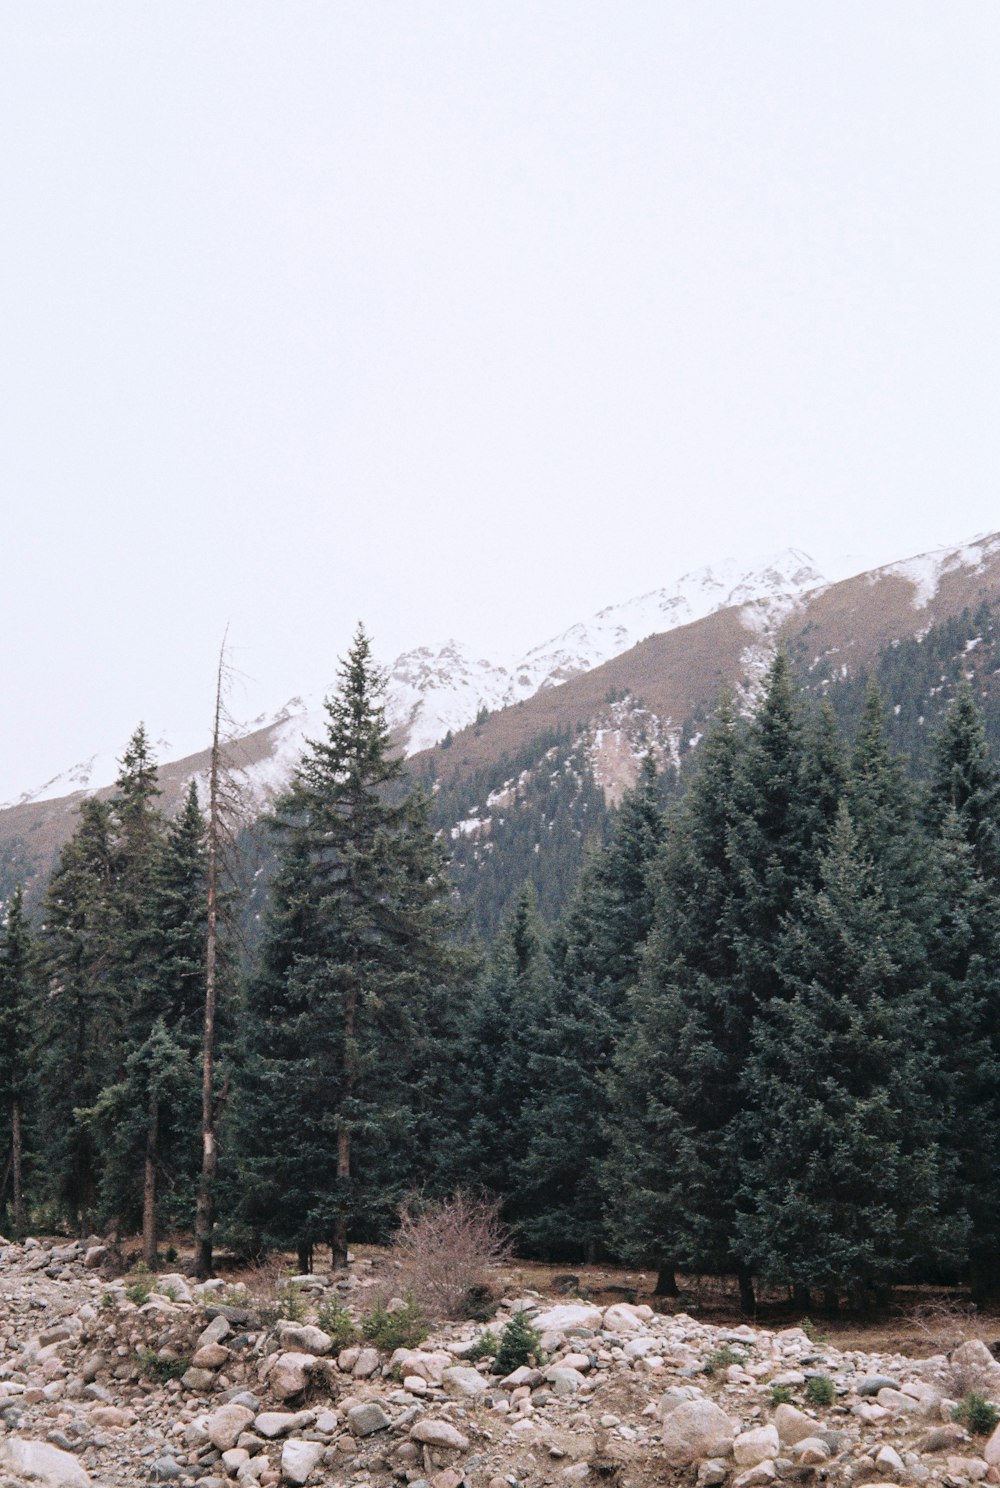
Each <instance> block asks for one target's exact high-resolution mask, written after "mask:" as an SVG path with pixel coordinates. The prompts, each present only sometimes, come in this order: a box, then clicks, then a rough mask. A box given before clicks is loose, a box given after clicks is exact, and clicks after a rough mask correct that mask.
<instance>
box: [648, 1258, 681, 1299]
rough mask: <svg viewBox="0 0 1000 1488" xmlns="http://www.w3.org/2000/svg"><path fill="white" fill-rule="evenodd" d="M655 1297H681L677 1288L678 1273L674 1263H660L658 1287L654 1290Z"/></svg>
mask: <svg viewBox="0 0 1000 1488" xmlns="http://www.w3.org/2000/svg"><path fill="white" fill-rule="evenodd" d="M653 1296H654V1297H679V1296H680V1292H679V1290H678V1286H677V1273H676V1272H675V1270H674V1263H673V1261H660V1263H659V1265H658V1267H657V1271H656V1286H655V1287H654V1288H653Z"/></svg>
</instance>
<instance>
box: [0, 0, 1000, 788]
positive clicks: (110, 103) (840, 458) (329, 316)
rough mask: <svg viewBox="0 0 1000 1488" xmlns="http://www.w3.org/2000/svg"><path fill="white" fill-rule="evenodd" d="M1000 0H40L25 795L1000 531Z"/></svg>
mask: <svg viewBox="0 0 1000 1488" xmlns="http://www.w3.org/2000/svg"><path fill="white" fill-rule="evenodd" d="M998 51H1000V7H998V6H997V5H996V4H995V3H994V0H963V3H962V4H960V5H944V4H942V3H940V0H937V3H934V4H926V3H922V0H900V3H894V0H880V3H879V4H878V5H872V4H871V3H870V0H813V3H810V4H808V5H803V4H802V3H801V0H767V3H759V0H739V3H733V0H725V3H720V0H685V3H674V0H650V3H645V0H623V3H621V4H615V5H609V4H608V3H607V0H598V3H592V0H545V3H544V4H539V3H537V0H531V3H519V0H503V3H497V4H487V3H479V4H470V3H469V0H447V3H443V0H442V3H439V0H375V3H373V0H362V3H352V0H333V3H331V0H309V3H305V0H271V3H255V0H170V4H169V5H137V4H135V0H118V3H102V0H87V3H86V4H83V5H81V4H80V3H79V0H65V3H47V0H31V3H25V0H0V130H2V138H3V142H4V143H3V148H2V150H0V201H2V203H3V223H4V226H3V231H2V233H0V543H2V550H0V551H2V581H3V595H4V601H5V603H4V613H5V618H6V643H5V645H4V646H3V648H2V659H0V688H2V696H3V711H4V728H3V735H2V741H0V800H8V799H11V798H13V797H14V796H16V795H18V794H20V792H21V791H22V790H26V789H30V788H32V787H34V786H36V785H38V784H40V783H41V782H42V781H43V780H45V779H47V778H48V777H49V776H50V775H52V774H54V773H55V772H57V771H58V770H60V769H62V768H64V767H66V766H69V765H71V764H73V763H74V762H75V761H77V760H79V759H80V758H82V757H84V756H86V755H88V754H91V753H93V752H95V751H96V750H100V749H107V748H122V747H124V744H125V742H126V740H127V737H128V735H129V734H130V733H131V731H132V729H133V727H134V726H135V724H136V723H137V722H138V721H139V719H144V720H145V721H146V722H147V724H148V725H149V726H150V728H151V729H152V731H153V732H154V734H159V733H161V732H163V731H164V730H165V731H166V732H167V734H168V735H169V737H170V739H171V741H172V743H173V745H174V747H175V749H176V752H178V753H182V752H188V751H189V750H191V749H194V748H197V747H200V746H201V744H202V743H203V742H204V741H205V738H206V736H207V728H208V722H209V718H210V713H211V703H212V686H213V675H214V667H215V659H216V655H217V652H218V648H219V645H220V642H221V639H222V636H223V634H224V633H225V631H226V627H227V626H228V635H229V641H230V644H231V648H232V659H233V662H234V665H235V667H236V669H237V671H238V673H239V674H240V677H241V682H240V685H239V687H238V688H237V690H236V693H235V694H234V698H233V706H234V708H235V709H236V711H238V712H241V713H242V714H243V715H244V716H246V717H247V718H248V719H249V718H252V717H255V716H256V715H258V714H259V713H261V712H268V711H272V710H274V709H275V708H277V707H279V706H280V705H281V704H282V703H283V702H284V701H285V700H286V699H287V698H288V697H290V696H292V695H293V694H296V693H299V692H308V691H312V690H315V689H317V688H319V689H322V688H323V687H324V686H325V685H327V684H328V683H329V681H330V680H331V679H332V678H333V676H334V673H335V668H336V658H337V656H338V654H342V653H343V651H344V649H345V646H346V644H347V642H348V640H349V637H350V634H351V632H352V630H353V628H354V625H355V623H356V622H357V620H358V619H359V618H360V619H363V620H364V622H365V623H366V625H367V627H368V629H369V631H370V632H371V634H372V636H373V638H374V642H375V646H376V649H377V651H378V653H379V654H380V655H381V656H382V657H383V658H384V659H385V660H387V661H388V660H391V659H392V658H393V657H394V656H395V655H396V654H397V653H398V652H399V651H401V650H403V649H405V648H408V647H410V646H414V645H419V644H423V643H431V642H438V641H441V640H444V639H445V638H447V637H450V636H454V637H456V638H458V639H459V640H463V641H465V642H467V643H468V644H469V645H470V646H471V647H472V648H473V649H474V650H475V651H477V652H478V653H480V654H483V655H487V656H489V657H491V658H493V659H496V660H498V661H504V662H505V661H508V660H513V659H514V658H515V657H516V656H518V655H519V654H520V653H521V652H522V651H524V650H525V649H526V648H527V647H529V646H531V645H533V644H535V643H536V642H540V641H542V640H545V639H546V638H548V637H549V636H551V635H553V634H555V633H558V632H559V631H561V630H563V629H564V628H565V627H566V626H568V625H569V624H571V623H572V622H573V621H575V620H578V619H582V618H585V617H586V616H588V615H590V614H592V613H593V612H594V611H596V610H597V609H599V608H601V607H602V606H604V605H606V604H609V603H612V602H615V601H619V600H623V599H626V598H628V597H630V596H632V595H635V594H640V593H643V592H645V591H647V590H650V589H654V588H657V587H660V586H662V585H666V584H669V582H670V581H671V580H672V579H674V578H675V577H677V576H678V575H680V574H682V573H683V572H685V571H686V570H688V569H690V568H692V567H696V566H700V565H701V564H704V563H710V562H711V561H712V560H713V559H718V558H726V557H736V558H740V557H743V556H744V555H746V556H749V557H752V556H754V555H758V554H766V553H768V552H770V551H773V550H776V549H782V548H785V547H788V546H796V547H799V548H802V549H804V550H805V551H807V552H808V553H810V554H811V555H812V557H813V559H814V560H815V562H816V564H817V566H818V567H819V568H820V569H825V568H837V567H838V566H840V567H841V568H842V567H843V564H844V562H845V555H847V554H849V555H852V558H853V557H855V556H856V559H857V563H856V567H857V568H859V569H860V568H864V567H868V566H871V565H873V564H876V563H882V562H888V561H891V560H893V559H897V558H903V557H906V556H908V555H910V554H913V553H917V552H920V551H923V550H925V549H928V548H933V547H939V546H948V545H953V544H955V545H957V544H958V543H959V542H961V541H963V540H964V539H966V538H969V537H971V536H973V535H974V534H977V533H982V532H989V531H994V530H996V529H997V528H1000V505H998V501H997V493H998V487H1000V482H998V473H1000V472H998V465H1000V438H998V417H997V413H998V407H1000V403H998V393H1000V324H998V322H1000V274H998V272H997V265H998V264H1000V190H998V166H1000V130H998V129H997V127H996V64H997V56H998Z"/></svg>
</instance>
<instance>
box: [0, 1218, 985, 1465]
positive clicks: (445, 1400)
mask: <svg viewBox="0 0 1000 1488" xmlns="http://www.w3.org/2000/svg"><path fill="white" fill-rule="evenodd" d="M103 1260H104V1254H103V1251H102V1248H101V1247H100V1246H98V1245H90V1246H88V1245H85V1244H49V1243H44V1242H40V1241H37V1240H27V1241H25V1242H24V1244H23V1245H15V1244H10V1243H8V1242H6V1241H3V1240H0V1488H24V1485H28V1484H34V1485H36V1488H37V1485H38V1484H39V1483H41V1484H47V1485H53V1488H55V1485H60V1484H65V1485H68V1488H88V1485H89V1488H99V1485H104V1488H116V1485H126V1484H129V1485H132V1484H146V1483H167V1484H170V1483H173V1484H177V1485H180V1488H229V1485H232V1484H260V1485H261V1488H274V1485H279V1484H280V1485H285V1484H291V1485H306V1484H310V1485H311V1484H316V1485H319V1484H351V1485H356V1488H365V1485H367V1488H389V1485H390V1484H404V1485H405V1484H409V1485H413V1488H463V1485H464V1488H515V1485H516V1488H545V1485H552V1488H571V1485H576V1484H587V1485H594V1488H597V1485H600V1484H609V1485H614V1488H651V1485H654V1484H661V1483H662V1484H674V1483H677V1484H680V1483H686V1484H690V1485H692V1488H711V1485H727V1488H766V1485H768V1484H770V1483H773V1482H776V1481H778V1480H783V1481H789V1482H801V1483H805V1484H809V1483H810V1482H816V1483H825V1484H833V1485H845V1488H846V1485H851V1488H855V1485H863V1484H867V1483H887V1484H888V1483H895V1484H900V1485H905V1484H913V1485H930V1488H933V1485H937V1484H943V1485H946V1488H965V1485H967V1484H970V1483H978V1482H981V1481H986V1482H988V1483H991V1484H1000V1429H998V1430H997V1431H996V1432H994V1433H993V1434H991V1435H987V1434H982V1435H978V1436H973V1435H971V1434H970V1433H969V1432H968V1431H967V1430H966V1429H965V1428H964V1426H962V1425H960V1424H958V1423H957V1422H956V1421H955V1420H954V1411H955V1406H956V1404H957V1403H958V1400H959V1398H960V1397H961V1396H963V1395H964V1394H966V1393H967V1392H968V1391H969V1390H975V1391H976V1392H978V1393H980V1394H981V1395H983V1396H984V1397H986V1398H988V1399H992V1400H994V1401H997V1402H1000V1364H997V1363H996V1361H995V1360H994V1358H993V1355H992V1353H991V1352H990V1350H989V1349H988V1348H987V1347H986V1345H985V1344H984V1343H982V1342H980V1341H979V1340H976V1339H969V1340H967V1341H966V1342H964V1343H962V1344H961V1345H960V1346H959V1347H958V1348H957V1349H954V1350H953V1351H952V1352H951V1353H950V1354H948V1355H945V1354H943V1353H942V1354H937V1355H934V1356H932V1357H930V1358H927V1359H920V1360H914V1359H908V1358H905V1357H902V1356H901V1355H898V1354H874V1353H860V1352H856V1351H848V1350H838V1349H836V1348H833V1347H832V1346H830V1345H828V1344H821V1343H817V1342H815V1341H813V1340H811V1339H810V1338H809V1337H807V1335H806V1333H804V1332H803V1331H802V1329H800V1328H785V1329H781V1330H769V1329H765V1328H753V1327H734V1328H724V1327H713V1326H710V1325H708V1324H705V1323H701V1322H698V1321H697V1320H696V1319H695V1318H692V1317H689V1316H687V1315H686V1314H684V1313H677V1314H674V1315H672V1316H667V1315H660V1314H656V1313H654V1312H653V1311H652V1310H651V1309H650V1308H648V1307H644V1306H632V1305H628V1304H625V1303H619V1304H617V1305H615V1306H612V1307H608V1308H600V1307H597V1306H595V1305H593V1304H591V1303H590V1302H588V1301H585V1300H583V1301H567V1300H559V1301H554V1300H552V1299H546V1298H544V1297H542V1296H539V1295H538V1294H536V1293H527V1294H525V1295H519V1296H518V1295H513V1294H512V1295H510V1296H508V1297H505V1298H504V1299H503V1300H502V1301H501V1303H500V1304H499V1306H498V1310H497V1315H496V1318H495V1319H494V1320H493V1322H491V1323H490V1324H487V1325H483V1324H476V1323H461V1324H448V1325H446V1326H442V1327H440V1328H438V1329H436V1330H435V1331H434V1332H432V1334H431V1335H430V1337H429V1338H428V1339H427V1340H426V1341H425V1342H424V1343H422V1344H421V1345H420V1346H419V1347H418V1348H415V1349H400V1350H396V1351H394V1352H393V1353H391V1354H390V1353H386V1352H379V1350H377V1349H375V1348H372V1347H370V1346H368V1345H352V1346H351V1347H349V1348H346V1349H341V1350H337V1349H335V1348H334V1346H333V1344H332V1341H331V1339H330V1337H329V1336H328V1335H327V1334H326V1333H324V1332H323V1330H322V1329H321V1328H320V1327H318V1326H317V1325H316V1322H315V1317H316V1314H317V1311H318V1310H319V1308H320V1306H321V1305H322V1304H323V1302H324V1301H325V1300H329V1299H330V1298H339V1300H340V1301H341V1302H342V1303H344V1304H345V1305H346V1306H347V1307H348V1308H350V1309H356V1307H357V1304H359V1303H360V1301H361V1300H362V1299H363V1296H364V1279H363V1278H362V1277H360V1276H359V1275H358V1274H352V1275H347V1276H341V1277H338V1278H336V1279H335V1280H331V1279H330V1278H324V1277H319V1276H314V1277H304V1278H300V1279H299V1284H300V1291H299V1297H300V1298H301V1301H302V1303H303V1304H304V1307H305V1315H304V1316H303V1317H302V1318H300V1319H297V1320H296V1321H288V1320H283V1319H281V1318H276V1317H274V1316H273V1312H272V1313H271V1314H270V1315H269V1313H268V1310H267V1308H266V1307H265V1308H262V1307H261V1305H260V1304H259V1302H257V1301H255V1300H254V1299H252V1298H250V1297H249V1296H248V1297H246V1298H244V1297H243V1296H242V1295H241V1294H240V1292H239V1291H238V1290H237V1291H236V1292H234V1291H233V1289H231V1288H226V1287H225V1285H224V1284H223V1283H222V1282H209V1283H206V1284H205V1285H203V1286H195V1285H193V1284H192V1283H191V1282H190V1281H189V1280H188V1279H186V1278H185V1277H183V1276H181V1275H173V1276H163V1275H161V1276H157V1277H155V1278H149V1285H150V1286H151V1287H153V1288H154V1290H152V1291H151V1292H150V1294H149V1296H148V1299H147V1300H145V1301H144V1302H142V1303H141V1305H140V1304H139V1302H137V1301H134V1300H129V1298H128V1296H127V1295H126V1284H125V1282H123V1281H121V1280H109V1279H107V1278H106V1277H104V1276H103V1275H102V1274H101V1266H102V1262H103ZM133 1295H134V1294H133ZM521 1310H523V1311H527V1312H528V1314H529V1315H530V1317H531V1320H532V1323H533V1325H534V1326H535V1327H536V1328H537V1329H538V1330H539V1331H540V1332H541V1334H542V1343H543V1348H544V1351H545V1357H544V1359H542V1360H539V1361H538V1367H532V1366H530V1365H527V1366H524V1367H522V1368H520V1369H518V1370H515V1371H514V1372H513V1373H512V1374H510V1375H508V1376H507V1377H506V1378H502V1379H501V1378H497V1377H495V1376H494V1375H492V1374H491V1373H490V1364H491V1360H489V1359H482V1360H480V1361H479V1362H478V1363H475V1364H473V1363H472V1362H470V1361H469V1359H468V1358H467V1357H466V1356H467V1355H468V1353H469V1351H470V1349H473V1348H474V1346H475V1343H476V1340H477V1339H478V1338H479V1336H480V1335H481V1333H482V1332H483V1331H484V1327H485V1326H488V1327H490V1328H491V1329H492V1330H493V1331H494V1332H498V1331H500V1330H502V1328H503V1326H504V1324H505V1323H506V1322H507V1321H509V1319H510V1317H511V1316H512V1315H513V1313H514V1312H515V1311H521ZM813 1381H818V1382H819V1383H811V1382H813ZM826 1382H828V1383H826Z"/></svg>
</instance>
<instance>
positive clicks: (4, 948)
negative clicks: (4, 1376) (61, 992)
mask: <svg viewBox="0 0 1000 1488" xmlns="http://www.w3.org/2000/svg"><path fill="white" fill-rule="evenodd" d="M34 1016H35V1002H34V985H33V975H32V953H31V936H30V931H29V928H28V922H27V918H26V916H25V912H24V891H23V888H22V887H21V885H20V884H19V885H18V886H17V888H16V889H15V890H14V893H13V895H12V896H11V901H10V904H9V905H8V908H7V918H6V923H5V925H4V934H3V941H2V943H0V1110H2V1111H3V1112H4V1114H5V1115H6V1116H7V1117H8V1118H9V1120H10V1132H9V1143H8V1148H7V1150H8V1157H9V1172H10V1176H11V1182H12V1189H13V1200H12V1206H11V1214H12V1218H13V1221H14V1230H15V1233H17V1234H19V1235H23V1234H24V1233H25V1232H26V1231H27V1227H28V1213H27V1205H26V1202H25V1183H24V1147H25V1143H24V1114H25V1104H26V1100H27V1097H28V1093H29V1090H30V1088H31V1085H32V1083H33V1077H34V1074H35V1057H34V1055H35V1049H34V1045H35V1039H34ZM5 1190H6V1173H5V1174H4V1181H3V1183H0V1202H2V1199H3V1195H4V1192H5Z"/></svg>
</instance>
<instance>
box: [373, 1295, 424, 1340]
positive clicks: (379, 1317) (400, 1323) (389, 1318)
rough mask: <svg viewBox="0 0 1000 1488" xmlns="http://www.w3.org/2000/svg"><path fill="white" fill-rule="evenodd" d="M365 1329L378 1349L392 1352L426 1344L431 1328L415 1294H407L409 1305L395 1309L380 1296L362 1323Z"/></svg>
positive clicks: (407, 1303) (406, 1303)
mask: <svg viewBox="0 0 1000 1488" xmlns="http://www.w3.org/2000/svg"><path fill="white" fill-rule="evenodd" d="M361 1331H362V1333H363V1334H364V1336H365V1338H367V1340H368V1342H369V1343H372V1344H374V1345H375V1347H376V1348H378V1349H385V1350H386V1352H387V1353H392V1352H393V1351H394V1350H395V1349H398V1348H416V1347H417V1345H418V1344H420V1343H423V1341H424V1339H425V1338H426V1337H427V1335H428V1333H429V1332H430V1328H428V1326H427V1324H426V1322H425V1321H424V1317H423V1314H422V1313H421V1311H420V1308H419V1307H418V1306H417V1303H416V1301H415V1300H414V1298H413V1297H407V1299H406V1302H405V1304H404V1305H403V1306H402V1307H399V1308H396V1310H395V1311H393V1312H390V1311H389V1309H388V1308H387V1307H386V1305H385V1303H384V1302H383V1301H382V1300H381V1298H377V1299H376V1301H375V1304H374V1306H373V1307H372V1310H371V1312H370V1313H369V1314H368V1316H367V1317H366V1318H365V1320H364V1322H363V1323H362V1324H361Z"/></svg>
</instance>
